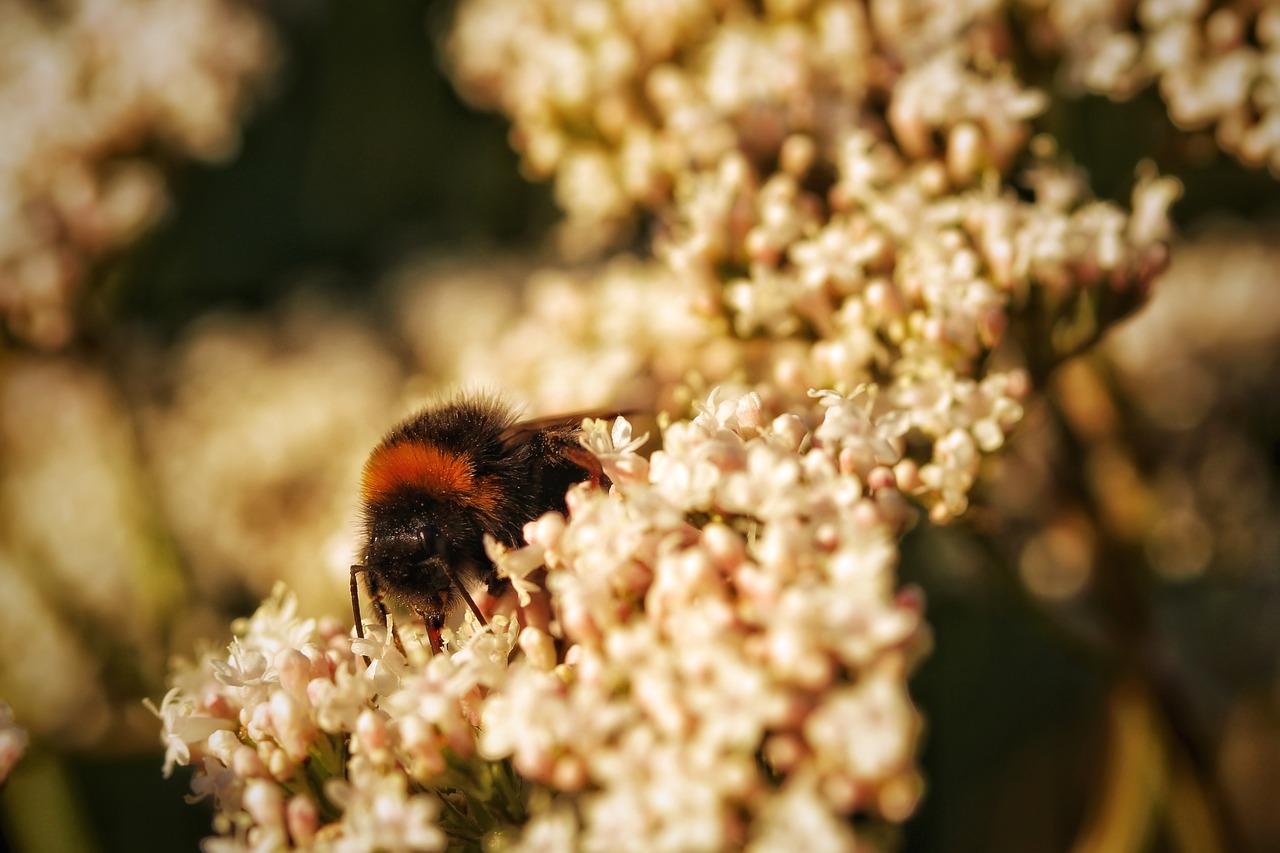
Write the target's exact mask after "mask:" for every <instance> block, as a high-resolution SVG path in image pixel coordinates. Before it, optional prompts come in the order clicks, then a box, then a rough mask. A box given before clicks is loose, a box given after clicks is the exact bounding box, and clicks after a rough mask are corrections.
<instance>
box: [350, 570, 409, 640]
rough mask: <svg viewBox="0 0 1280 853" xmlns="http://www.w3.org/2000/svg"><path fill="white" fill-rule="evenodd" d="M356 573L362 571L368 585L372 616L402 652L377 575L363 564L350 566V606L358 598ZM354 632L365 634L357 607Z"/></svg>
mask: <svg viewBox="0 0 1280 853" xmlns="http://www.w3.org/2000/svg"><path fill="white" fill-rule="evenodd" d="M357 573H364V575H365V585H366V587H369V603H370V606H371V607H372V608H374V616H376V617H378V624H379V625H381V626H383V628H385V629H387V630H388V631H389V633H390V635H392V639H393V640H396V648H398V649H399V651H401V652H402V653H403V652H404V644H403V643H401V638H399V633H398V631H397V630H396V626H394V625H393V624H392V621H390V617H389V616H388V611H387V602H384V601H383V593H381V590H380V589H379V588H378V575H376V574H374V573H372V571H369V570H367V569H366V567H365V566H352V567H351V597H352V598H351V601H352V607H357V605H356V602H357V601H358V599H357V598H356V574H357ZM356 633H357V634H358V635H360V637H364V635H365V630H364V624H362V622H361V620H360V611H358V607H357V611H356ZM366 662H367V658H366Z"/></svg>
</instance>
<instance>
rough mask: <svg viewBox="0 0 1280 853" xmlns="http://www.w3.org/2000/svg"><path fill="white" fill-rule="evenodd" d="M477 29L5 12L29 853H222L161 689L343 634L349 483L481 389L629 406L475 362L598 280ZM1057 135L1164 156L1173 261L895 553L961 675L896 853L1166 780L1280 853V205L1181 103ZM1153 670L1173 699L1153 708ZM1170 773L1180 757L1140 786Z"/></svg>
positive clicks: (563, 402)
mask: <svg viewBox="0 0 1280 853" xmlns="http://www.w3.org/2000/svg"><path fill="white" fill-rule="evenodd" d="M179 7H180V8H179ZM449 14H450V6H449V4H447V3H430V2H425V0H382V2H378V3H371V4H357V3H351V2H337V0H334V2H324V1H323V0H276V2H273V3H269V4H255V3H247V2H237V1H236V0H190V2H186V3H184V4H172V3H170V4H163V3H147V2H110V0H81V2H66V3H42V2H32V0H7V2H2V3H0V113H2V114H3V115H5V117H6V118H5V120H4V123H3V124H4V126H3V128H0V315H3V318H4V329H3V341H2V343H0V699H4V700H5V701H7V702H8V703H9V705H10V706H11V707H12V709H13V712H14V716H15V719H16V721H17V722H18V724H20V725H21V726H23V727H24V728H25V729H26V730H27V731H28V733H29V735H30V738H31V742H30V744H29V746H28V749H27V754H26V755H25V757H24V758H23V759H22V761H21V762H20V764H19V765H18V766H17V768H16V769H15V770H14V772H13V775H12V776H11V778H10V780H9V782H8V784H7V786H6V787H5V788H4V789H3V791H0V850H3V849H7V850H17V851H44V850H57V851H78V850H84V851H116V850H122V851H123V850H151V849H155V850H194V849H196V847H197V845H198V843H199V840H200V839H201V838H203V837H204V836H205V835H207V834H209V820H210V813H209V811H208V810H207V809H205V808H203V807H202V806H201V805H195V806H192V805H188V804H187V803H185V802H184V799H183V798H184V795H185V794H186V793H187V786H186V777H185V773H184V771H182V770H180V771H179V772H178V773H177V774H176V775H177V776H178V777H179V778H174V779H170V780H164V779H162V778H161V775H160V766H161V763H162V762H161V756H162V752H161V749H160V744H159V741H158V725H157V722H156V720H155V718H154V717H153V716H152V715H151V714H150V713H149V712H148V711H147V710H146V709H145V708H144V707H143V706H142V704H141V700H142V699H143V698H144V697H150V698H151V699H152V700H153V701H158V700H159V698H160V697H161V696H162V695H163V694H164V691H165V685H164V675H165V671H166V665H167V662H168V660H169V659H170V657H171V656H173V655H185V656H191V655H193V654H194V653H195V651H196V650H197V649H198V648H199V647H200V644H201V643H212V644H222V643H225V642H226V641H227V639H228V627H227V626H228V625H229V623H230V620H231V619H232V618H234V617H235V616H239V615H245V614H247V613H249V612H251V611H252V610H253V608H254V607H255V606H256V605H257V603H258V602H259V601H260V599H261V598H262V597H263V596H265V595H266V594H267V592H268V591H269V590H270V589H271V586H272V585H273V583H274V582H275V581H276V580H278V579H281V578H283V579H284V580H286V581H287V582H288V583H289V585H290V586H291V587H292V588H293V589H294V590H296V591H297V593H298V595H299V598H300V600H301V605H302V608H303V609H304V610H305V611H308V612H312V613H322V612H325V613H334V614H339V615H341V614H344V613H345V612H346V608H347V607H348V606H349V605H348V602H347V599H346V578H347V572H348V567H349V565H350V562H351V560H352V557H353V555H354V554H355V553H356V551H357V549H358V542H357V539H356V530H357V528H356V522H355V495H356V486H357V480H358V476H359V471H360V466H361V464H362V463H363V460H364V457H365V455H366V454H367V452H368V450H369V448H370V447H372V446H373V444H374V443H375V442H376V441H377V439H378V438H379V437H380V436H381V435H382V433H383V432H385V430H386V429H387V427H388V426H389V425H390V424H391V423H393V422H394V421H395V420H396V419H397V418H399V417H400V416H402V415H403V414H404V413H405V412H406V411H408V409H409V408H411V407H412V406H413V405H414V404H415V403H417V402H420V401H421V400H423V399H424V398H426V397H428V396H430V395H431V394H433V393H437V392H439V391H440V390H441V389H442V388H446V389H447V388H449V387H453V385H454V383H456V382H458V381H459V378H461V379H462V380H463V381H465V382H466V383H467V384H469V385H473V386H474V385H490V386H494V385H499V386H501V387H503V388H504V389H506V390H508V391H509V392H511V393H512V394H513V395H514V396H515V398H516V400H517V401H520V400H521V399H527V400H536V401H538V405H544V406H550V407H560V408H571V407H583V406H592V405H603V404H605V403H607V402H609V400H608V395H609V394H610V393H612V392H613V391H614V390H615V388H614V386H613V385H612V384H610V383H602V384H601V385H599V386H592V385H591V384H590V383H589V382H586V381H585V379H584V381H582V382H574V383H565V384H569V385H572V387H571V388H567V389H566V388H558V387H557V388H549V389H548V388H535V387H534V386H535V385H536V383H537V382H538V381H539V371H538V369H537V366H538V365H539V364H545V363H546V362H547V360H549V359H554V358H555V357H556V354H555V353H548V354H533V355H532V356H531V357H530V358H529V359H528V361H529V362H530V363H531V364H512V363H511V361H512V360H511V359H509V358H503V357H500V356H497V355H491V356H486V352H485V351H486V347H485V344H486V342H487V341H489V340H492V341H493V342H494V349H496V348H497V345H498V344H499V343H501V342H503V341H506V342H507V343H510V341H509V334H510V333H509V329H510V328H511V326H512V324H513V323H514V322H515V321H516V319H517V318H518V317H519V316H520V315H521V314H522V313H527V312H531V311H535V312H536V311H537V310H538V305H539V304H540V303H539V298H540V297H539V294H542V295H543V298H544V302H545V301H546V300H547V299H550V297H546V294H548V293H552V294H554V293H557V292H576V291H575V290H574V288H576V287H578V286H579V285H580V282H578V281H576V280H575V279H573V277H572V275H570V274H568V273H566V274H565V278H564V279H563V280H559V279H557V278H556V277H555V276H550V277H548V276H547V275H546V274H543V275H542V276H541V277H540V278H537V279H535V280H533V281H529V276H530V274H531V273H532V271H533V270H535V269H537V268H539V267H541V266H544V265H545V264H546V263H548V262H550V261H552V260H554V254H553V250H552V248H551V242H552V241H551V232H552V228H553V225H554V223H555V221H556V218H557V216H556V212H555V208H554V205H553V203H552V201H551V196H550V192H549V190H548V188H547V187H546V186H544V185H535V184H531V183H528V182H526V181H525V180H523V179H522V178H521V177H520V173H519V169H518V165H517V158H516V156H515V154H514V153H512V152H511V150H510V148H509V146H508V144H507V132H508V127H507V125H506V123H505V122H504V121H503V120H502V119H501V118H499V117H496V116H492V115H488V114H481V113H477V112H474V111H472V110H470V109H468V108H467V107H466V106H465V105H464V104H463V103H462V102H461V101H460V100H459V99H458V97H457V96H456V94H455V93H454V90H453V89H452V87H451V85H450V84H449V82H448V80H447V79H446V77H445V75H444V73H443V71H442V68H441V65H440V61H441V60H440V56H439V54H440V51H439V50H438V44H439V38H440V35H441V33H442V32H443V30H444V28H445V27H446V26H447V22H448V18H449ZM1042 124H1043V125H1044V127H1043V129H1045V130H1048V131H1050V132H1052V133H1053V134H1054V135H1055V136H1056V137H1057V138H1058V140H1059V142H1060V144H1061V147H1062V149H1063V150H1064V151H1066V152H1068V153H1069V154H1070V156H1072V157H1073V158H1074V159H1075V160H1076V161H1077V162H1078V163H1079V164H1080V165H1081V166H1082V167H1083V168H1084V169H1086V170H1087V172H1088V174H1089V176H1090V178H1091V181H1092V184H1093V187H1094V189H1095V191H1096V192H1097V194H1098V195H1100V196H1102V197H1107V198H1109V197H1114V198H1123V197H1124V196H1125V194H1126V193H1127V189H1128V186H1129V182H1130V181H1131V176H1132V174H1133V170H1134V165H1135V164H1136V163H1137V162H1138V160H1139V159H1141V158H1143V157H1151V158H1153V159H1154V160H1155V161H1156V163H1157V165H1158V166H1159V168H1160V170H1161V171H1162V172H1166V173H1171V174H1175V175H1177V176H1178V177H1180V178H1181V179H1182V181H1183V182H1184V185H1185V188H1186V192H1185V195H1184V198H1183V200H1182V202H1180V204H1179V205H1178V206H1177V207H1176V208H1175V215H1176V216H1177V218H1178V224H1179V227H1180V228H1181V236H1180V238H1179V243H1178V244H1177V246H1176V247H1175V250H1174V255H1173V257H1174V262H1173V266H1172V268H1171V270H1170V272H1169V273H1168V274H1167V276H1166V277H1165V279H1164V280H1163V281H1162V282H1161V284H1160V286H1159V289H1158V292H1157V294H1156V296H1155V299H1154V300H1153V303H1152V304H1151V305H1149V306H1148V307H1147V309H1146V310H1144V311H1143V312H1142V313H1141V314H1140V315H1139V316H1137V317H1136V318H1134V319H1132V320H1131V321H1129V322H1128V323H1127V324H1126V325H1125V326H1124V327H1123V328H1122V329H1120V330H1118V331H1117V333H1115V334H1113V335H1112V336H1111V337H1110V338H1108V339H1107V340H1106V341H1105V342H1104V345H1103V346H1101V347H1100V348H1098V350H1097V351H1095V352H1093V353H1090V354H1089V355H1087V356H1085V357H1082V358H1080V359H1077V360H1076V361H1074V362H1072V363H1070V364H1068V365H1066V366H1064V367H1063V368H1062V369H1060V370H1059V371H1058V373H1057V374H1055V376H1054V377H1053V380H1052V384H1051V387H1050V388H1049V389H1048V391H1049V393H1048V394H1047V396H1046V399H1045V400H1044V401H1043V402H1042V404H1040V405H1038V406H1037V407H1035V408H1033V410H1032V411H1031V412H1030V415H1029V417H1028V422H1027V423H1026V425H1025V426H1024V427H1023V430H1022V433H1021V435H1019V436H1018V437H1017V440H1016V441H1015V442H1013V443H1012V445H1011V448H1010V452H1009V453H1008V454H1007V455H1006V456H1005V457H1004V458H1003V459H1001V460H1000V461H999V462H998V463H997V464H996V466H995V467H994V468H993V470H991V471H990V472H988V474H989V476H988V477H987V483H988V485H987V486H986V489H985V491H984V492H983V494H982V495H981V496H980V500H978V501H976V505H975V507H974V509H973V510H972V511H971V513H970V515H969V516H967V517H966V518H967V520H966V523H964V524H960V525H955V526H952V527H947V528H934V527H929V526H926V525H920V526H918V527H917V528H916V530H915V531H914V532H913V533H912V534H911V535H910V536H909V537H908V539H907V541H906V543H905V544H904V554H903V564H902V567H901V573H902V576H903V579H904V582H910V583H914V584H917V585H919V586H921V587H922V588H923V589H924V591H925V593H926V597H927V602H928V613H929V620H930V622H931V624H932V626H933V630H934V646H935V647H934V650H933V652H932V655H931V656H930V657H929V658H928V659H927V661H926V662H925V663H924V664H923V666H922V667H921V668H920V670H919V672H918V674H917V676H916V679H915V683H914V695H915V697H916V700H917V702H918V703H919V705H920V706H921V708H922V709H923V711H924V713H925V715H926V718H927V720H928V724H927V725H928V729H927V734H926V738H925V742H924V752H923V756H922V764H923V769H924V772H925V775H926V778H927V785H928V791H929V793H928V795H927V797H926V799H925V800H924V803H923V805H922V807H921V809H920V811H919V813H918V814H917V815H916V817H915V818H913V819H912V820H911V821H910V822H908V823H907V824H906V825H905V827H904V828H903V831H902V841H903V843H904V846H905V847H906V849H909V850H927V851H934V850H948V851H957V850H960V851H968V850H972V851H978V850H1020V851H1042V850H1043V851H1054V850H1064V849H1070V848H1071V847H1072V846H1073V845H1084V846H1086V847H1087V842H1088V838H1089V834H1090V832H1095V831H1096V832H1101V830H1099V829H1098V827H1101V826H1105V825H1107V822H1108V821H1115V820H1119V819H1121V818H1119V817H1117V814H1116V813H1117V811H1123V810H1125V809H1134V810H1137V809H1140V806H1141V802H1140V801H1141V798H1142V797H1143V796H1146V795H1147V794H1146V793H1144V789H1143V786H1142V784H1140V783H1134V781H1133V780H1135V779H1144V778H1148V776H1149V775H1150V774H1156V775H1160V774H1163V775H1160V778H1161V779H1164V780H1165V782H1166V784H1165V785H1164V787H1163V788H1162V789H1161V790H1165V791H1169V792H1172V793H1171V794H1170V796H1172V797H1174V798H1175V799H1176V797H1177V796H1179V791H1181V790H1182V789H1181V788H1180V787H1179V786H1180V784H1181V783H1180V781H1179V780H1183V781H1185V780H1186V779H1187V778H1190V777H1194V778H1196V779H1199V780H1209V784H1208V785H1202V786H1199V787H1196V791H1195V792H1192V793H1187V794H1185V796H1186V797H1187V798H1188V799H1187V801H1186V802H1187V803H1188V805H1186V809H1187V810H1188V814H1191V813H1192V812H1194V811H1195V809H1197V808H1210V809H1213V810H1215V811H1216V812H1217V813H1219V814H1220V815H1221V822H1222V825H1223V826H1224V827H1226V830H1225V831H1226V832H1227V833H1228V838H1229V841H1230V843H1231V846H1232V847H1233V848H1236V849H1254V850H1268V849H1280V811H1278V810H1276V809H1275V807H1274V806H1275V797H1276V792H1277V791H1280V667H1278V664H1280V524H1277V520H1280V491H1278V489H1277V470H1278V468H1280V464H1278V463H1280V280H1277V276H1278V273H1277V270H1280V221H1277V219H1276V217H1277V215H1278V214H1280V186H1278V185H1277V181H1276V180H1275V179H1274V178H1272V177H1271V176H1270V175H1269V174H1267V173H1266V172H1265V171H1258V170H1250V169H1247V168H1245V167H1243V166H1241V165H1239V164H1238V163H1237V162H1236V161H1235V160H1234V159H1232V158H1230V157H1228V156H1226V155H1223V154H1221V153H1220V151H1219V150H1218V148H1217V147H1216V146H1215V145H1214V143H1213V140H1212V133H1211V131H1206V132H1205V133H1204V134H1192V133H1186V132H1182V131H1179V130H1177V129H1175V128H1174V127H1173V126H1172V125H1171V124H1170V122H1169V120H1168V118H1167V117H1166V113H1165V109H1164V105H1163V104H1162V103H1161V102H1160V100H1159V99H1158V97H1156V96H1155V95H1154V94H1153V93H1150V92H1147V93H1144V94H1139V95H1138V96H1137V97H1136V98H1134V99H1133V100H1130V101H1128V102H1126V103H1124V104H1115V103H1112V102H1110V101H1107V100H1106V99H1103V98H1092V97H1081V98H1079V99H1076V100H1067V101H1062V102H1058V103H1056V104H1055V107H1054V109H1053V110H1052V111H1051V112H1050V113H1049V114H1048V115H1047V116H1046V117H1045V119H1044V121H1043V123H1042ZM544 355H545V357H543V356H544ZM540 359H541V360H540ZM601 363H604V364H606V365H609V364H613V365H615V366H614V367H613V368H611V369H613V370H614V372H615V373H616V375H617V376H628V375H631V369H630V366H629V365H628V364H626V363H625V362H618V361H616V360H615V361H613V362H610V361H608V360H607V359H605V360H603V361H602V362H601ZM632 381H634V382H646V381H648V382H656V381H658V380H657V379H656V378H654V377H637V378H635V379H633V380H632ZM521 395H525V396H524V397H522V396H521ZM557 395H560V396H557ZM1117 649H1119V650H1122V653H1121V654H1117V653H1116V650H1117ZM1130 666H1132V667H1134V669H1135V671H1138V670H1141V671H1142V672H1144V673H1152V672H1154V673H1157V674H1158V676H1159V677H1157V678H1155V679H1154V680H1148V681H1145V682H1143V684H1141V685H1139V686H1135V687H1134V689H1133V691H1130V692H1126V691H1125V690H1124V689H1123V685H1125V684H1126V683H1127V682H1126V671H1127V670H1126V668H1127V667H1130ZM1117 685H1120V689H1118V688H1117ZM1143 690H1149V691H1154V692H1155V693H1157V694H1158V696H1157V699H1156V700H1155V701H1154V702H1152V701H1150V700H1149V699H1148V698H1144V697H1143V696H1142V695H1141V692H1142V691H1143ZM1153 704H1154V705H1155V706H1157V707H1159V708H1162V709H1164V710H1165V714H1164V715H1163V716H1162V717H1161V718H1160V719H1158V720H1153V719H1151V718H1149V716H1144V714H1145V713H1146V712H1147V711H1149V710H1150V708H1151V707H1152V706H1153ZM1163 738H1170V739H1173V740H1175V741H1176V742H1177V743H1179V744H1182V745H1183V747H1184V748H1181V749H1179V750H1176V751H1175V752H1174V753H1173V754H1174V755H1175V758H1176V760H1174V761H1166V760H1163V759H1161V760H1152V759H1150V757H1149V756H1150V755H1151V754H1154V753H1153V751H1152V750H1151V749H1150V744H1151V743H1152V742H1153V741H1155V740H1159V739H1163ZM1116 744H1124V745H1126V749H1117V748H1115V746H1116ZM1144 748H1146V751H1145V752H1144ZM1155 752H1159V751H1158V750H1156V751H1155ZM1161 754H1168V753H1167V752H1166V753H1161ZM1178 761H1185V762H1189V763H1191V764H1193V765H1195V766H1194V767H1191V768H1186V767H1180V766H1177V762H1178ZM1193 787H1195V786H1193ZM1196 792H1198V793H1199V794H1203V796H1198V795H1197V794H1196ZM1184 793H1185V792H1184ZM1139 829H1140V832H1139V837H1137V838H1136V839H1135V846H1134V847H1133V849H1152V850H1163V849H1172V847H1171V841H1170V839H1169V838H1168V837H1166V836H1165V835H1164V834H1163V833H1162V831H1161V829H1160V828H1159V827H1141V828H1139ZM1106 837H1108V838H1114V837H1116V836H1115V834H1114V833H1113V834H1111V835H1107V836H1106ZM1184 837H1185V836H1184Z"/></svg>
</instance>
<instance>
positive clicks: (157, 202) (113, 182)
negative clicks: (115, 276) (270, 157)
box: [0, 0, 276, 349]
mask: <svg viewBox="0 0 1280 853" xmlns="http://www.w3.org/2000/svg"><path fill="white" fill-rule="evenodd" d="M275 56H276V53H275V44H274V36H273V34H272V32H271V30H270V29H269V28H268V27H267V25H266V23H265V22H264V21H263V20H262V18H261V17H260V15H259V13H258V11H257V10H256V9H255V7H254V5H253V4H252V3H249V2H244V0H192V2H184V3H177V4H175V3H165V2H157V0H69V2H65V3H54V4H42V3H5V4H4V5H3V6H0V61H2V62H3V67H2V68H0V112H3V114H4V115H5V116H6V117H7V118H6V120H5V122H4V129H3V130H2V131H0V323H2V324H3V327H4V328H5V329H6V330H7V331H8V332H9V333H10V334H12V335H14V336H15V337H17V338H18V339H20V340H23V341H26V342H28V343H30V344H33V345H35V346H37V347H41V348H47V349H54V348H58V347H61V346H63V345H65V344H66V343H67V342H68V340H69V339H70V338H71V337H72V334H73V332H74V330H75V326H76V322H77V319H78V313H79V311H80V310H81V308H82V306H81V305H80V302H81V300H82V298H83V292H82V291H83V290H84V289H85V288H87V287H88V286H89V285H90V284H91V283H92V282H93V281H95V276H100V274H101V270H100V269H99V265H100V263H101V262H102V261H103V260H104V259H106V258H109V257H110V256H111V254H112V253H113V252H116V251H119V250H121V249H123V248H124V247H125V246H126V245H127V244H128V243H131V242H133V241H134V240H136V239H137V237H138V235H139V234H140V232H141V231H142V230H143V229H145V228H146V227H147V226H148V225H150V224H151V223H152V222H153V221H154V220H155V219H156V218H157V216H158V215H159V214H160V213H161V212H162V211H163V210H164V208H165V206H166V190H165V181H166V177H165V173H164V163H165V162H167V161H181V160H185V159H200V160H216V159H221V158H225V157H227V156H229V155H230V154H232V153H233V152H234V151H235V149H236V147H237V145H238V142H239V131H240V121H241V120H242V118H243V115H244V113H245V111H246V108H247V106H248V104H249V102H250V100H251V95H252V92H253V91H254V89H255V87H256V85H257V84H258V83H259V82H260V81H261V79H262V78H263V77H264V75H265V74H266V73H267V72H269V71H270V69H271V67H272V66H273V64H274V61H275Z"/></svg>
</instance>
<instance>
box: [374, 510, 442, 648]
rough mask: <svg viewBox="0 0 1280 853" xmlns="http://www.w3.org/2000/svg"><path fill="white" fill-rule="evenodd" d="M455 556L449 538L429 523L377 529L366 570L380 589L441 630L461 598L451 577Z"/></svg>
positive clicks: (432, 626)
mask: <svg viewBox="0 0 1280 853" xmlns="http://www.w3.org/2000/svg"><path fill="white" fill-rule="evenodd" d="M451 559H452V555H451V554H450V548H449V543H448V540H447V538H446V537H445V536H443V535H442V534H441V533H440V531H439V530H437V529H435V528H434V527H432V526H430V525H426V524H419V525H416V526H414V527H413V528H399V529H396V530H392V531H381V532H380V531H377V530H376V529H375V530H374V531H373V532H372V533H371V534H370V536H369V540H368V544H367V545H366V546H365V551H364V566H365V570H366V571H367V572H369V573H370V574H371V575H373V577H374V579H375V582H376V584H377V586H378V588H379V590H381V591H384V592H385V593H387V595H388V596H389V597H390V598H391V599H392V600H394V601H396V602H397V603H399V604H401V605H402V606H404V607H406V608H407V609H409V610H412V611H413V612H414V613H416V614H420V615H421V616H422V617H423V619H424V620H426V623H427V627H428V628H435V629H437V630H438V629H439V628H440V627H441V626H442V625H443V624H444V620H445V617H447V616H448V615H449V612H450V611H451V610H452V609H453V607H454V605H455V604H456V602H457V601H458V593H457V590H456V589H455V588H454V584H453V581H452V580H451V577H450V575H451V571H450V569H451V563H450V562H449V561H450V560H451Z"/></svg>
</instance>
